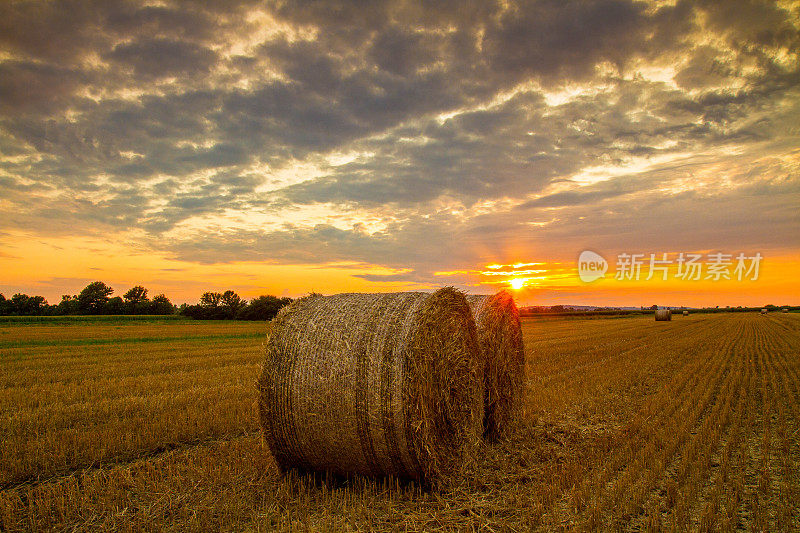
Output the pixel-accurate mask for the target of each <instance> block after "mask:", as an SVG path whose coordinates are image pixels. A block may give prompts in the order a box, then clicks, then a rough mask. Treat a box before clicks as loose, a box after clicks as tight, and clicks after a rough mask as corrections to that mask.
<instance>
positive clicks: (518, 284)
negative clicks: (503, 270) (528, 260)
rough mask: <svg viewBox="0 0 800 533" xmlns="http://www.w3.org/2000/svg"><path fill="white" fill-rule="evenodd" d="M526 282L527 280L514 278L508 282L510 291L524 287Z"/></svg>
mask: <svg viewBox="0 0 800 533" xmlns="http://www.w3.org/2000/svg"><path fill="white" fill-rule="evenodd" d="M526 281H527V280H526V279H525V278H514V279H512V280H509V284H511V288H512V289H514V290H515V291H518V290H520V289H521V288H522V287H524V286H525V282H526Z"/></svg>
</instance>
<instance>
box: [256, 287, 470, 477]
mask: <svg viewBox="0 0 800 533" xmlns="http://www.w3.org/2000/svg"><path fill="white" fill-rule="evenodd" d="M480 364H481V359H480V355H479V348H478V341H477V333H476V330H475V323H474V320H473V318H472V315H471V313H470V309H469V305H468V304H467V301H466V299H465V297H464V295H463V294H462V293H460V292H459V291H457V290H455V289H453V288H444V289H440V290H438V291H436V292H435V293H433V294H426V293H393V294H339V295H335V296H327V297H325V296H310V297H307V298H301V299H300V300H297V301H295V302H294V303H293V304H291V305H290V306H288V307H286V308H284V310H282V311H281V313H280V314H279V315H278V317H277V318H276V319H275V321H274V322H273V325H272V328H271V333H270V335H269V338H268V340H267V345H266V358H265V361H264V367H263V370H262V374H261V377H260V379H259V383H258V387H259V390H260V395H259V412H260V417H261V424H262V427H263V429H264V438H265V440H266V442H267V444H268V445H269V447H270V450H271V451H272V454H273V455H274V457H275V460H276V462H277V463H278V465H279V466H280V467H281V468H282V469H288V468H292V467H297V468H300V469H304V470H319V471H329V472H333V473H337V474H349V473H358V474H367V475H376V476H384V475H394V476H397V477H404V478H412V479H417V480H420V481H423V482H435V481H437V480H438V479H440V478H441V477H443V476H444V475H447V474H448V473H450V472H452V471H454V470H455V469H456V468H457V467H458V465H459V462H460V460H461V459H463V458H464V454H465V452H467V451H469V450H471V449H472V448H471V446H470V445H471V444H474V443H475V442H476V441H477V438H476V437H477V435H476V431H475V429H476V427H478V424H479V423H480V420H479V419H478V418H477V417H478V415H479V413H477V412H476V408H475V407H476V406H475V403H476V402H475V398H477V397H479V394H480V390H481V376H480V371H481V368H480Z"/></svg>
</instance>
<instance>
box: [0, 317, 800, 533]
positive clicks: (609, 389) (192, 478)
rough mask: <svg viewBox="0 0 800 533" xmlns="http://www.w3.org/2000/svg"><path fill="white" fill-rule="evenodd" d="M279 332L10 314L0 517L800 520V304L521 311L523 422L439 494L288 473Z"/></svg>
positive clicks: (185, 525) (43, 524)
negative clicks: (264, 427) (265, 418)
mask: <svg viewBox="0 0 800 533" xmlns="http://www.w3.org/2000/svg"><path fill="white" fill-rule="evenodd" d="M267 327H268V326H267V325H265V324H263V323H252V322H190V321H184V320H174V321H166V320H165V321H147V320H120V321H114V320H102V321H93V320H85V321H74V322H70V321H55V322H52V321H46V320H43V321H28V322H15V321H8V322H5V323H2V324H0V530H3V531H16V530H26V531H27V530H50V529H57V530H74V529H79V530H82V529H94V528H108V529H115V530H165V529H166V530H177V531H186V530H197V531H211V530H236V531H240V530H274V529H279V530H280V529H283V530H298V529H299V530H304V529H308V530H314V531H318V530H319V531H325V530H330V531H341V530H373V529H377V530H428V531H430V530H453V529H455V530H470V529H476V530H480V529H485V530H487V531H501V530H522V531H527V530H531V529H534V530H535V529H540V530H554V529H579V530H595V529H614V530H630V531H641V530H673V529H674V530H679V531H680V530H686V529H692V530H720V531H737V530H743V531H749V530H753V531H787V530H798V529H800V315H796V314H778V313H775V314H770V315H768V316H759V315H758V314H755V313H738V314H716V315H699V314H698V315H691V316H688V317H682V316H676V317H674V318H673V320H672V321H671V322H655V321H654V320H653V317H652V316H637V317H630V318H622V319H619V318H608V319H607V318H595V319H592V320H580V319H564V320H561V319H548V320H538V319H535V318H532V319H525V320H524V322H523V330H524V336H525V345H526V352H527V378H526V387H525V396H524V400H523V409H522V416H521V420H520V421H519V424H518V428H517V430H516V431H515V433H514V434H513V435H512V436H511V437H510V438H509V439H508V440H506V441H503V442H500V443H498V444H495V445H491V446H488V445H487V446H484V447H483V448H482V449H481V450H480V451H479V455H478V457H477V458H475V460H474V464H472V463H473V462H471V464H470V465H469V468H468V471H469V474H467V475H465V476H464V478H463V479H462V480H460V481H459V482H458V483H454V484H452V485H451V486H448V487H446V488H444V489H442V490H438V491H425V490H422V489H420V488H419V487H418V486H416V485H415V484H413V483H408V482H400V481H396V480H387V479H382V480H372V479H365V478H351V479H333V478H330V477H326V476H317V477H314V476H301V475H297V474H290V475H287V476H281V475H280V474H279V473H278V471H277V469H276V467H275V465H274V463H273V461H272V459H271V457H270V455H269V451H268V450H267V449H266V448H265V447H264V445H263V444H262V442H261V439H260V435H259V424H258V418H257V415H256V403H255V402H256V389H255V380H256V377H257V374H258V370H259V366H260V363H261V345H262V343H263V340H264V336H265V334H266V331H267Z"/></svg>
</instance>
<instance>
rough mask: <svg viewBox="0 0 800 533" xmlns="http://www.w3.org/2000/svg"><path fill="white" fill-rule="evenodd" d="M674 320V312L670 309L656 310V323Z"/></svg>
mask: <svg viewBox="0 0 800 533" xmlns="http://www.w3.org/2000/svg"><path fill="white" fill-rule="evenodd" d="M664 320H666V321H669V320H672V311H671V310H669V309H656V321H657V322H661V321H664Z"/></svg>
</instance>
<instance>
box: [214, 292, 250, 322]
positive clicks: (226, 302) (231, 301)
mask: <svg viewBox="0 0 800 533" xmlns="http://www.w3.org/2000/svg"><path fill="white" fill-rule="evenodd" d="M220 301H221V303H222V305H223V306H224V307H225V308H226V309H227V311H228V313H229V314H230V317H231V318H234V317H236V313H238V312H239V311H240V310H241V309H242V308H243V307H244V306H245V305H247V301H246V300H242V299H241V297H239V295H238V294H236V293H235V292H233V291H231V290H227V291H225V292H224V293H222V297H221V298H220Z"/></svg>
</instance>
